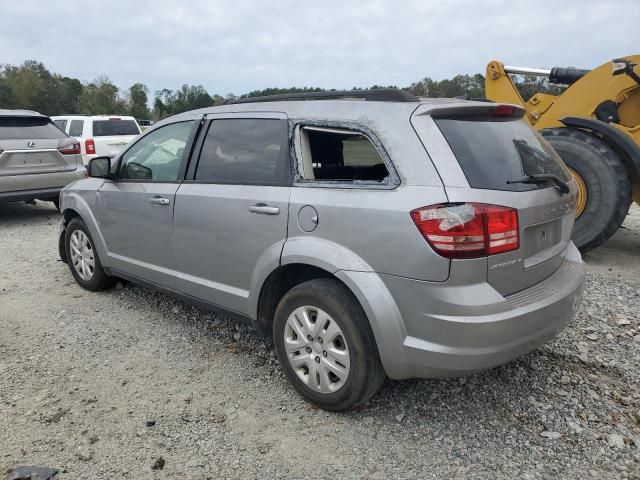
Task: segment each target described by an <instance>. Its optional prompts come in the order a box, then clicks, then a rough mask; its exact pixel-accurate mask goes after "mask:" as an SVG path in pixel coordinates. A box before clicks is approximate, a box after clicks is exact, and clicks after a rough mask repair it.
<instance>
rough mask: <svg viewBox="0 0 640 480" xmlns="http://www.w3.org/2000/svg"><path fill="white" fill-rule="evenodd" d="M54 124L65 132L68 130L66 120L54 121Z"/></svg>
mask: <svg viewBox="0 0 640 480" xmlns="http://www.w3.org/2000/svg"><path fill="white" fill-rule="evenodd" d="M53 123H55V125H56V127H58V128H59V129H60V130H62V131H63V132H64V131H65V129H66V128H67V121H66V120H54V121H53Z"/></svg>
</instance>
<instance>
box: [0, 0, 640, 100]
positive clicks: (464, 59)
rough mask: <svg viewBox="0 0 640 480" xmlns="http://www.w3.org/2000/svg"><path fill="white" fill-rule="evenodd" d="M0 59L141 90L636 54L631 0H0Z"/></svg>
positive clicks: (448, 72) (591, 61)
mask: <svg viewBox="0 0 640 480" xmlns="http://www.w3.org/2000/svg"><path fill="white" fill-rule="evenodd" d="M0 7H1V12H2V14H1V18H2V27H1V28H0V63H11V64H19V63H22V62H23V61H24V60H26V59H36V60H40V61H42V62H44V64H45V65H46V66H47V67H48V68H49V69H50V70H52V71H54V72H57V73H61V74H64V75H68V76H73V77H78V78H80V79H81V80H83V81H89V80H92V79H94V78H96V77H97V76H99V75H107V76H108V77H109V78H110V79H111V80H112V81H113V82H114V83H116V84H117V85H118V86H119V87H120V88H128V87H129V86H130V85H131V84H133V83H135V82H137V81H141V82H143V83H145V84H147V86H148V87H149V89H150V90H151V92H153V91H155V90H158V89H160V88H163V87H164V88H170V89H176V88H178V87H180V85H182V84H183V83H188V84H202V85H203V86H204V87H205V88H206V89H207V90H208V91H209V92H210V93H219V94H222V95H224V94H227V93H230V92H233V93H235V94H240V93H245V92H248V91H250V90H254V89H262V88H266V87H271V86H279V87H285V86H294V85H295V86H305V85H306V86H319V87H325V88H332V87H333V88H351V87H352V86H370V85H373V84H379V85H381V84H384V85H388V84H395V85H398V86H407V85H409V84H411V83H412V82H414V81H416V80H419V79H421V78H424V77H426V76H429V77H431V78H434V79H437V80H439V79H442V78H447V77H450V76H453V75H455V74H457V73H477V72H481V73H484V70H485V68H486V64H487V63H488V62H489V61H490V60H492V59H499V60H502V61H503V62H505V63H507V64H510V65H520V66H531V67H544V66H548V67H552V66H569V65H572V66H578V67H583V68H590V67H594V66H597V65H599V64H601V63H604V62H606V61H608V60H610V59H612V58H614V57H616V56H621V55H629V54H632V53H640V52H639V51H638V50H639V49H640V27H639V24H640V0H618V1H615V0H610V1H605V0H577V1H574V0H536V1H517V0H511V1H497V0H482V1H478V0H457V1H447V0H439V1H433V0H423V1H402V0H396V1H386V0H373V1H369V2H366V1H360V2H353V1H352V2H349V1H348V0H341V1H332V0H322V1H315V2H314V1H306V2H305V1H299V0H298V1H290V0H283V1H279V0H270V1H262V2H259V1H256V0H231V1H215V0H210V1H206V2H205V1H197V2H196V1H189V0H183V1H173V0H155V1H145V0H135V1H130V0H109V1H99V2H98V1H92V0H84V1H76V0H65V1H54V0H48V1H36V0H0Z"/></svg>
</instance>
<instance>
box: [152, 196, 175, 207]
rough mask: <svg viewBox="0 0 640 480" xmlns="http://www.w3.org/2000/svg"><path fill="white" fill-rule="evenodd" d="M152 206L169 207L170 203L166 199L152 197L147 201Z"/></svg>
mask: <svg viewBox="0 0 640 480" xmlns="http://www.w3.org/2000/svg"><path fill="white" fill-rule="evenodd" d="M149 202H151V203H152V204H153V205H169V203H171V202H170V201H169V199H168V198H164V197H153V198H150V199H149Z"/></svg>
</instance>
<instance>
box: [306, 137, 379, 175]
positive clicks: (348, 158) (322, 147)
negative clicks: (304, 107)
mask: <svg viewBox="0 0 640 480" xmlns="http://www.w3.org/2000/svg"><path fill="white" fill-rule="evenodd" d="M300 143H301V147H302V160H303V178H304V179H305V180H319V181H342V182H354V181H361V182H362V181H364V182H378V183H380V182H383V181H385V180H386V179H387V178H388V177H389V171H388V170H387V167H386V165H385V163H384V160H383V159H382V157H381V156H380V154H379V153H378V150H377V149H376V147H375V146H374V145H373V143H371V140H369V139H368V138H367V137H366V136H365V135H363V134H362V133H359V132H356V131H353V130H346V129H337V128H324V127H303V128H301V129H300Z"/></svg>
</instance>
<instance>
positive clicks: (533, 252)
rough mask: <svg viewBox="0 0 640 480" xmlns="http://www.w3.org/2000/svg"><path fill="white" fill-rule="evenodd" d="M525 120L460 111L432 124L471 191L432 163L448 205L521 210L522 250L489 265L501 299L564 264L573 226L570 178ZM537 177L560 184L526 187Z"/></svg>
mask: <svg viewBox="0 0 640 480" xmlns="http://www.w3.org/2000/svg"><path fill="white" fill-rule="evenodd" d="M474 105H477V104H474ZM521 113H522V110H520V109H515V108H513V107H511V106H496V105H492V104H486V105H482V106H478V107H472V108H465V107H464V104H462V105H461V108H459V109H448V110H446V111H445V112H444V113H442V114H438V112H437V111H436V112H433V113H432V119H431V120H432V121H433V122H434V124H432V126H435V127H436V128H437V129H439V130H440V132H441V133H442V136H443V137H444V139H445V140H446V143H447V144H448V146H449V147H450V150H451V151H452V152H453V155H454V156H455V159H456V160H457V164H458V165H459V166H460V169H461V170H462V175H463V178H464V179H466V182H467V183H468V186H467V185H463V184H462V183H461V181H460V177H461V176H460V175H458V176H456V173H459V170H458V172H456V170H457V169H455V168H454V169H452V168H451V166H450V165H449V167H448V168H447V167H444V166H443V165H441V166H438V162H437V161H436V159H435V158H434V163H436V166H437V167H438V171H439V173H440V174H441V177H442V179H443V183H444V185H445V188H446V191H447V197H448V199H449V202H451V203H457V202H478V203H483V204H489V205H500V206H504V207H510V208H514V209H516V210H517V216H518V232H519V248H518V249H517V250H512V251H509V252H506V253H500V254H496V255H490V256H488V257H486V258H487V279H488V282H489V283H490V284H491V285H492V286H493V287H494V288H496V290H498V291H499V292H500V293H502V294H503V295H509V294H511V293H515V292H518V291H520V290H523V289H525V288H527V287H530V286H532V285H535V284H536V283H538V282H540V281H542V280H544V279H545V278H547V277H548V276H550V275H551V274H552V273H553V272H554V271H555V270H556V269H557V268H558V267H559V266H560V265H561V264H562V261H563V258H564V253H565V251H566V249H567V246H568V245H569V242H570V239H571V230H572V228H573V223H574V219H575V186H574V184H573V181H572V177H571V174H570V173H569V171H568V169H567V168H566V166H565V165H564V163H563V162H562V160H561V159H560V157H559V156H558V155H557V154H556V152H555V151H554V150H553V149H552V148H551V146H550V145H549V144H548V143H547V142H546V141H545V140H544V139H543V138H542V137H541V136H540V135H539V134H538V133H537V132H536V131H535V130H533V129H532V128H531V127H530V126H529V125H528V124H526V123H525V122H524V121H523V120H522V119H521V118H520V117H521ZM418 133H420V130H419V128H418ZM536 175H543V176H544V175H551V176H553V177H554V178H553V179H552V180H543V179H541V178H540V177H537V179H536V180H535V181H536V183H522V181H523V180H524V177H528V176H534V177H535V176H536ZM529 180H530V179H529ZM513 182H515V183H513ZM567 187H568V188H567ZM462 261H463V260H462Z"/></svg>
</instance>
